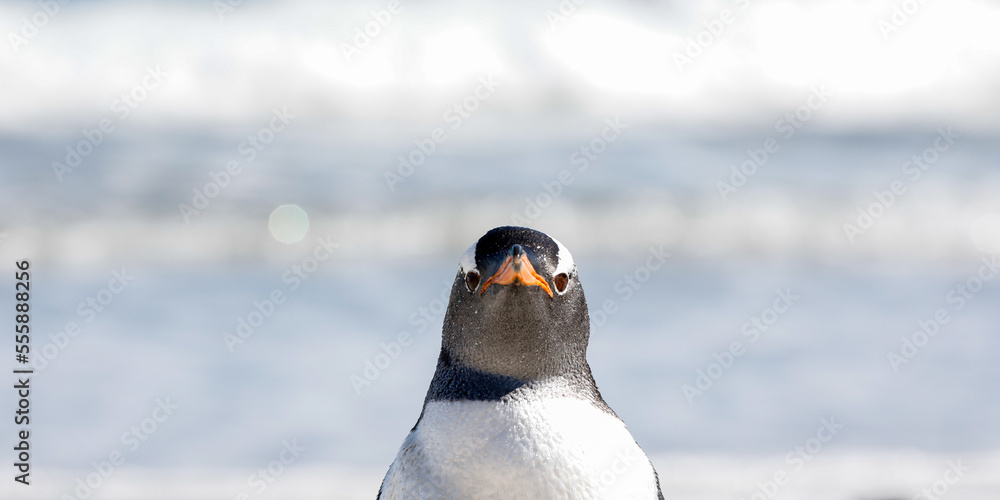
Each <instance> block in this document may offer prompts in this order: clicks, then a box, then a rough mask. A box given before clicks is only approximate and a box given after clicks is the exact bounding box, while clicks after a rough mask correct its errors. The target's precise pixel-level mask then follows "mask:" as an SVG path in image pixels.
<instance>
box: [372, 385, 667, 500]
mask: <svg viewBox="0 0 1000 500" xmlns="http://www.w3.org/2000/svg"><path fill="white" fill-rule="evenodd" d="M382 495H383V496H382V498H388V499H397V498H573V499H588V498H642V499H655V498H656V480H655V478H654V473H653V468H652V466H651V465H650V463H649V459H648V458H646V455H645V453H643V452H642V450H641V449H640V448H639V446H638V445H637V444H636V443H635V440H634V439H633V438H632V436H631V434H629V432H628V430H627V429H626V428H625V425H624V424H623V423H622V422H621V420H619V419H617V418H615V417H614V416H612V415H610V414H607V413H605V412H603V411H601V410H600V409H598V408H596V407H594V406H593V405H591V404H590V403H588V402H587V401H583V400H580V399H575V398H569V397H560V398H545V399H533V400H526V401H525V400H522V401H510V402H497V401H438V402H431V403H428V405H427V407H426V409H425V411H424V415H423V419H422V420H421V421H420V425H419V426H417V428H416V429H415V430H414V431H413V432H411V433H410V435H409V436H408V437H407V438H406V441H404V443H403V446H402V448H401V449H400V451H399V454H398V455H397V457H396V461H395V462H393V464H392V467H391V468H390V469H389V473H388V474H387V475H386V480H385V483H384V484H383V491H382Z"/></svg>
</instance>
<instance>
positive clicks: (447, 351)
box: [441, 321, 590, 382]
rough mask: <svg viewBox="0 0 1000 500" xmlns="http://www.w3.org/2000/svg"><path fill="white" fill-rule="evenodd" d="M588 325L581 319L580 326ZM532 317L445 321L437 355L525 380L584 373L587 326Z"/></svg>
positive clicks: (469, 366) (475, 368) (493, 372)
mask: <svg viewBox="0 0 1000 500" xmlns="http://www.w3.org/2000/svg"><path fill="white" fill-rule="evenodd" d="M587 326H589V325H584V328H586V327H587ZM569 330H570V329H569V328H568V327H566V326H562V327H560V326H552V325H546V324H541V323H533V322H511V323H499V324H490V326H489V327H487V328H484V327H482V326H478V325H476V326H473V325H469V324H467V323H466V324H464V325H459V324H449V322H448V321H446V322H445V328H444V331H445V332H446V333H445V334H444V335H443V339H442V340H443V342H442V346H441V349H442V358H444V357H445V356H446V357H447V360H448V361H449V365H452V366H462V367H466V368H470V369H473V370H477V371H479V372H483V373H489V374H493V375H499V376H503V377H510V378H513V379H516V380H520V381H523V382H530V381H534V380H540V379H545V378H550V377H557V376H563V375H573V374H582V373H589V371H590V370H589V368H588V366H587V358H586V352H587V340H588V333H589V332H587V331H569Z"/></svg>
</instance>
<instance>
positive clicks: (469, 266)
mask: <svg viewBox="0 0 1000 500" xmlns="http://www.w3.org/2000/svg"><path fill="white" fill-rule="evenodd" d="M458 268H459V269H461V270H462V272H463V273H465V274H468V273H469V271H476V272H479V269H477V268H476V243H473V244H472V246H471V247H469V249H468V250H466V251H465V253H463V254H462V258H461V259H459V260H458Z"/></svg>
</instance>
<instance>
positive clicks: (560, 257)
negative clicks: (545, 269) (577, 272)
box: [550, 236, 576, 276]
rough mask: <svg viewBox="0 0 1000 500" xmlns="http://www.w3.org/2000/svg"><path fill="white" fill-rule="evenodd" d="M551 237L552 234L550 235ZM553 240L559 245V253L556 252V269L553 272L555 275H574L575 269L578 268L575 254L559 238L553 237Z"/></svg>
mask: <svg viewBox="0 0 1000 500" xmlns="http://www.w3.org/2000/svg"><path fill="white" fill-rule="evenodd" d="M550 238H551V236H550ZM552 241H554V242H556V245H557V246H558V247H559V253H558V254H556V260H557V261H558V262H557V263H556V270H555V272H553V273H552V275H553V276H555V275H557V274H559V273H566V275H567V276H572V275H573V270H574V269H576V263H575V262H573V254H571V253H569V249H567V248H566V247H565V246H563V244H562V243H560V242H559V240H557V239H555V238H552Z"/></svg>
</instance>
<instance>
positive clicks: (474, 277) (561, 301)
mask: <svg viewBox="0 0 1000 500" xmlns="http://www.w3.org/2000/svg"><path fill="white" fill-rule="evenodd" d="M589 336H590V318H589V316H588V313H587V302H586V299H585V298H584V295H583V288H582V287H581V286H580V281H579V276H578V274H577V270H576V265H575V264H574V262H573V256H572V255H571V254H570V253H569V250H567V249H566V247H565V246H563V245H562V244H561V243H559V242H558V241H556V240H555V239H553V238H551V237H549V236H548V235H546V234H545V233H542V232H539V231H535V230H533V229H528V228H524V227H509V226H505V227H498V228H495V229H492V230H490V231H489V232H487V233H486V234H485V235H483V237H481V238H480V239H479V241H477V242H476V243H475V244H473V245H472V246H471V247H469V249H468V250H467V251H466V252H465V254H464V255H462V258H461V260H460V262H459V270H458V274H457V275H456V276H455V282H454V284H453V285H452V289H451V299H450V302H449V304H448V311H447V313H446V314H445V319H444V330H443V335H442V350H443V351H445V352H446V353H447V354H448V355H449V357H450V359H451V360H452V362H454V363H458V364H461V365H464V366H466V367H469V368H473V369H476V370H480V371H483V372H487V373H493V374H497V375H504V376H509V377H513V378H516V379H519V380H532V379H539V378H545V377H549V376H555V375H562V374H566V373H571V372H574V371H581V370H583V369H584V368H585V367H586V363H587V362H586V351H587V342H588V339H589Z"/></svg>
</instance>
